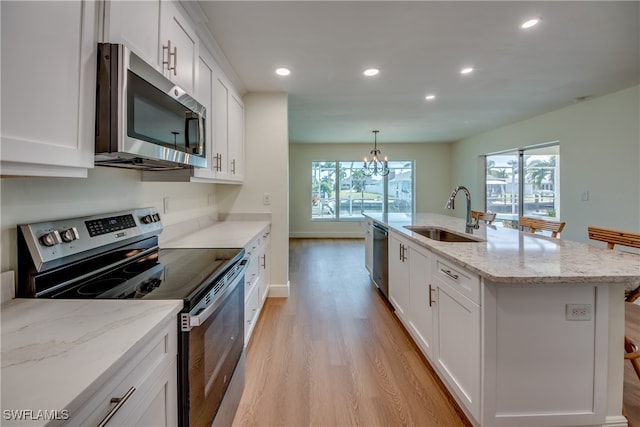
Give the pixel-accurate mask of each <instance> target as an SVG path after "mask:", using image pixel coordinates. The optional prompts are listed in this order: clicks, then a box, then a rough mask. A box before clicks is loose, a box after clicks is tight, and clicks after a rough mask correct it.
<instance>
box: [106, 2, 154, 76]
mask: <svg viewBox="0 0 640 427" xmlns="http://www.w3.org/2000/svg"><path fill="white" fill-rule="evenodd" d="M103 41H105V42H109V43H121V44H124V45H125V46H127V47H128V48H129V49H131V50H132V51H133V52H134V53H135V54H136V55H138V56H139V57H140V58H142V59H144V60H145V61H146V62H147V63H149V64H151V65H153V66H154V67H156V68H157V69H158V70H160V69H161V68H160V66H161V64H160V63H161V60H160V46H161V42H160V0H148V1H107V2H106V3H105V26H104V33H103Z"/></svg>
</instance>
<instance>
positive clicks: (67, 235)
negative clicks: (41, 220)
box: [60, 227, 80, 242]
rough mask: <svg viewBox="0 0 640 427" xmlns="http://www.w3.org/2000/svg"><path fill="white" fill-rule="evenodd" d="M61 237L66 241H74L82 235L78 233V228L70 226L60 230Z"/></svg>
mask: <svg viewBox="0 0 640 427" xmlns="http://www.w3.org/2000/svg"><path fill="white" fill-rule="evenodd" d="M60 237H62V240H63V241H65V242H73V241H74V240H78V239H79V238H80V235H79V234H78V229H77V228H75V227H71V228H68V229H66V230H63V231H61V232H60Z"/></svg>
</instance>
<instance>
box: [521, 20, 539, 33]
mask: <svg viewBox="0 0 640 427" xmlns="http://www.w3.org/2000/svg"><path fill="white" fill-rule="evenodd" d="M539 22H540V18H533V19H529V20H528V21H525V22H524V23H523V24H522V25H520V28H522V29H523V30H526V29H527V28H531V27H535V26H536V25H538V23H539Z"/></svg>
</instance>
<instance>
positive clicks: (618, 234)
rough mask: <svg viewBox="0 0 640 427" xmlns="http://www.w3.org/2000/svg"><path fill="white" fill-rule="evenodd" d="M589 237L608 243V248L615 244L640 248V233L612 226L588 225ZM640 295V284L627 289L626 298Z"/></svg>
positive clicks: (630, 298) (634, 297) (630, 299)
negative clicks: (612, 227)
mask: <svg viewBox="0 0 640 427" xmlns="http://www.w3.org/2000/svg"><path fill="white" fill-rule="evenodd" d="M587 231H588V233H589V239H591V240H598V241H600V242H605V243H606V244H607V249H613V248H614V246H615V245H621V246H627V247H629V248H636V249H640V233H632V232H629V231H620V230H613V229H611V228H602V227H594V226H593V225H590V226H589V227H587ZM638 297H640V286H638V287H637V288H636V289H633V290H630V291H627V292H626V293H625V298H624V300H625V301H627V302H633V301H635V300H637V299H638Z"/></svg>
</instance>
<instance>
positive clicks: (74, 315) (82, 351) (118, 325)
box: [0, 299, 182, 426]
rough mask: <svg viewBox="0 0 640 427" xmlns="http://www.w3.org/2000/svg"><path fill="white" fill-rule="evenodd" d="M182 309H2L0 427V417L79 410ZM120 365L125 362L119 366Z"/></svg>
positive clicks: (27, 303) (86, 303) (53, 303)
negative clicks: (13, 412)
mask: <svg viewBox="0 0 640 427" xmlns="http://www.w3.org/2000/svg"><path fill="white" fill-rule="evenodd" d="M181 308H182V301H177V300H176V301H174V300H168V301H143V300H126V301H125V300H52V299H15V300H11V301H9V302H7V303H4V304H2V306H1V307H0V310H1V311H2V353H1V357H2V362H1V368H2V371H1V374H2V410H3V419H2V424H3V425H9V424H10V423H12V422H13V423H14V424H15V425H21V426H24V425H29V426H32V425H45V424H46V422H47V420H44V419H40V420H32V421H9V420H7V419H5V418H4V414H5V412H4V411H5V410H21V409H24V410H33V411H34V416H35V411H38V410H49V411H51V410H58V411H61V410H63V409H66V410H68V411H69V414H70V415H71V416H73V413H74V412H75V411H77V410H78V408H80V407H81V405H82V404H83V403H84V401H85V400H86V399H88V398H89V397H90V396H91V395H92V394H93V393H94V392H95V391H97V390H98V389H99V387H100V386H101V385H102V384H103V383H104V382H105V381H107V380H109V379H110V378H111V377H112V376H113V375H114V374H115V373H116V372H118V370H119V369H120V368H122V365H123V364H124V363H125V361H126V360H122V358H123V356H125V354H127V353H128V352H130V351H131V352H135V351H137V350H139V349H140V348H141V347H142V346H143V345H144V342H145V337H147V336H150V335H153V334H155V333H158V332H159V331H160V330H161V328H163V327H165V325H166V324H167V322H174V321H175V319H176V317H175V316H176V315H177V313H178V312H179V311H180V309H181ZM125 359H126V358H125Z"/></svg>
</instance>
